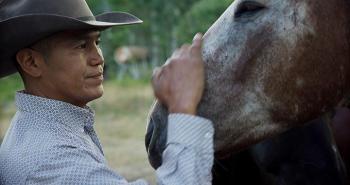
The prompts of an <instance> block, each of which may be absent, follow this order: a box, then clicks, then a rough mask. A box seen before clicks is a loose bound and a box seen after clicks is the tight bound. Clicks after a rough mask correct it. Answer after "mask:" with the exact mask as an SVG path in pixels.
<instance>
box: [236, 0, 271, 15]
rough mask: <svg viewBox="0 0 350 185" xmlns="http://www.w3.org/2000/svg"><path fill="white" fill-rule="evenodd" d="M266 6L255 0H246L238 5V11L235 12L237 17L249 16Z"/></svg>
mask: <svg viewBox="0 0 350 185" xmlns="http://www.w3.org/2000/svg"><path fill="white" fill-rule="evenodd" d="M264 8H265V6H264V5H262V4H260V3H258V2H255V1H244V2H243V3H241V4H240V5H238V8H237V11H236V12H235V15H234V16H235V18H241V17H249V16H252V15H254V14H256V13H257V12H259V11H260V10H263V9H264Z"/></svg>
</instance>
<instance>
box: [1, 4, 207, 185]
mask: <svg viewBox="0 0 350 185" xmlns="http://www.w3.org/2000/svg"><path fill="white" fill-rule="evenodd" d="M140 22H141V21H140V20H139V19H138V18H136V17H135V16H132V15H130V14H127V13H106V14H102V15H99V16H96V17H94V16H93V15H92V13H91V11H90V10H89V8H88V6H87V4H86V3H85V1H84V0H60V1H48V0H3V1H0V28H1V29H0V32H1V34H0V43H1V44H2V46H3V47H1V49H0V57H1V58H0V77H3V76H6V75H9V74H12V73H14V72H15V71H16V69H18V71H19V72H20V74H21V76H22V79H23V82H24V86H25V90H24V91H21V92H17V94H16V105H17V108H18V111H17V113H16V115H15V116H14V118H13V120H12V123H11V126H10V128H9V130H8V131H7V133H6V136H5V139H4V141H3V143H2V145H1V148H0V184H5V185H6V184H11V185H13V184H129V183H128V182H127V181H126V180H125V179H124V178H123V177H121V176H120V175H118V174H117V173H115V172H113V171H112V170H111V169H110V168H109V167H108V166H107V164H106V160H105V158H104V156H103V150H102V148H101V145H100V143H99V140H98V138H97V136H96V134H95V131H94V128H93V123H94V114H93V111H92V110H91V109H90V108H89V107H87V106H86V104H87V103H88V102H90V101H92V100H94V99H96V98H99V97H100V96H102V94H103V86H102V81H103V76H102V73H103V56H102V52H101V49H100V48H99V46H98V43H99V36H100V30H103V29H106V28H109V27H111V26H116V25H126V24H135V23H140ZM152 81H153V82H152V83H153V87H154V93H155V95H156V97H157V98H158V99H159V100H160V101H161V102H162V103H163V104H164V105H166V106H167V107H168V108H169V112H170V113H171V114H170V116H169V118H168V122H169V132H168V141H167V148H166V150H165V151H164V153H163V159H164V162H163V165H162V166H161V167H159V168H158V169H157V171H156V175H157V180H158V183H159V184H201V185H202V184H211V167H212V163H213V141H212V140H213V128H212V123H211V122H210V121H209V120H206V119H204V118H200V117H196V116H195V114H196V108H197V105H198V102H199V100H200V98H201V96H202V91H203V88H204V87H203V86H204V69H203V61H202V58H201V36H200V35H197V36H196V37H195V39H194V41H193V44H192V45H184V46H183V47H181V49H179V50H177V51H175V52H174V54H173V56H172V57H171V58H170V59H169V60H168V61H167V62H166V64H165V65H164V66H162V67H161V68H158V69H156V70H155V72H154V75H153V80H152ZM130 184H147V182H145V181H143V180H138V181H135V182H131V183H130Z"/></svg>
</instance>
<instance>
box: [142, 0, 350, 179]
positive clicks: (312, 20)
mask: <svg viewBox="0 0 350 185" xmlns="http://www.w3.org/2000/svg"><path fill="white" fill-rule="evenodd" d="M349 10H350V1H349V0H332V1H329V0H319V1H310V0H265V1H256V0H251V1H244V0H236V1H234V2H233V3H232V5H231V6H230V7H228V9H227V10H226V11H225V12H224V13H223V15H222V16H221V17H220V18H219V19H218V20H217V21H216V22H215V23H214V24H213V25H212V27H211V28H209V30H208V31H207V32H206V34H205V35H204V40H203V43H204V44H203V58H204V62H205V69H206V88H205V91H204V94H203V97H202V100H201V102H200V104H199V107H198V115H199V116H202V117H205V118H208V119H210V120H212V121H213V123H214V127H215V140H214V145H215V162H214V167H213V177H214V179H213V183H214V184H252V185H253V184H279V185H282V184H283V185H285V184H286V185H294V184H298V185H303V184H305V185H308V184H318V185H321V184H322V185H323V184H324V185H330V184H331V185H335V184H345V183H346V179H347V177H346V169H345V165H344V164H345V163H344V161H346V157H344V156H343V157H341V153H340V152H339V150H338V147H339V149H341V152H342V154H343V155H344V152H343V151H345V150H344V147H343V146H344V145H347V146H349V143H350V138H349V134H348V135H346V132H348V131H344V130H345V129H347V128H349V123H350V122H348V121H347V120H348V119H347V118H346V117H347V116H349V115H348V113H345V115H343V114H341V115H339V113H340V112H339V110H338V109H335V108H336V107H348V105H349V101H348V98H349V96H350V62H349V61H350V45H349V44H350V31H349V30H350V11H349ZM167 115H168V112H167V109H166V107H163V106H162V105H160V104H159V103H156V105H155V106H154V108H153V110H152V113H151V116H150V121H149V125H148V129H147V134H146V147H147V151H148V153H149V160H150V163H151V164H152V166H153V167H154V168H157V167H158V166H159V165H160V164H161V162H162V161H161V154H162V151H163V150H164V148H165V143H166V131H167ZM338 118H339V119H340V121H339V119H338ZM345 118H346V119H345ZM332 119H333V120H334V121H333V122H332ZM337 120H338V121H337ZM332 123H333V124H332ZM338 124H339V125H338ZM339 128H340V129H339ZM343 129H344V130H343ZM342 130H343V131H344V132H345V134H343V133H342V132H341V131H342ZM340 136H342V137H340ZM343 136H345V137H343ZM336 142H337V143H336ZM340 142H342V143H340ZM347 167H349V166H347Z"/></svg>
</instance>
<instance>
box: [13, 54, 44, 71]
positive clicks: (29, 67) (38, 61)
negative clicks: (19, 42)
mask: <svg viewBox="0 0 350 185" xmlns="http://www.w3.org/2000/svg"><path fill="white" fill-rule="evenodd" d="M16 59H17V62H18V64H19V66H21V69H22V71H23V73H26V74H27V75H29V76H31V77H40V76H41V74H42V68H43V63H44V62H45V61H44V58H43V57H42V56H41V54H40V53H38V52H36V51H34V50H32V49H29V48H25V49H22V50H20V51H18V52H17V54H16Z"/></svg>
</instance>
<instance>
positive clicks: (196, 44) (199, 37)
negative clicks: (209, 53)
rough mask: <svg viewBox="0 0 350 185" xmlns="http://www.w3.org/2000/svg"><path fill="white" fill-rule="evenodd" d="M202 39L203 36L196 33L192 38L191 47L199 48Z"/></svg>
mask: <svg viewBox="0 0 350 185" xmlns="http://www.w3.org/2000/svg"><path fill="white" fill-rule="evenodd" d="M202 37H203V35H202V34H201V33H197V34H196V35H195V36H194V37H193V41H192V47H201V46H202Z"/></svg>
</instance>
